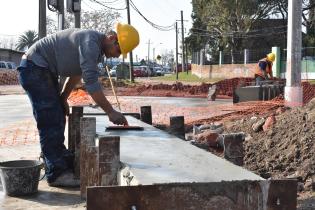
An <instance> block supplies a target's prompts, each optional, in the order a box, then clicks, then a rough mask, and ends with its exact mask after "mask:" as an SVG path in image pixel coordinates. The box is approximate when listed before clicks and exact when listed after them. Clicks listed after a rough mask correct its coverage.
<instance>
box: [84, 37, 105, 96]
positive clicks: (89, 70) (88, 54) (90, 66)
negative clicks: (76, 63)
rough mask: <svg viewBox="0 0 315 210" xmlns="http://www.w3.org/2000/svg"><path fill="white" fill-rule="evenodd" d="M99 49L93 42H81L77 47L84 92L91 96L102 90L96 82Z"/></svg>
mask: <svg viewBox="0 0 315 210" xmlns="http://www.w3.org/2000/svg"><path fill="white" fill-rule="evenodd" d="M99 55H100V47H99V46H98V43H97V42H96V41H95V40H93V39H92V40H83V41H82V42H80V45H79V57H80V67H81V70H82V79H83V81H84V83H85V87H86V90H87V91H88V92H89V93H90V94H91V93H94V92H96V91H99V90H102V86H101V84H100V83H99V81H98V70H97V63H98V58H99Z"/></svg>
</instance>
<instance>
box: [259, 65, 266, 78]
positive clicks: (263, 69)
mask: <svg viewBox="0 0 315 210" xmlns="http://www.w3.org/2000/svg"><path fill="white" fill-rule="evenodd" d="M258 65H259V68H260V71H261V72H262V75H264V77H265V79H268V75H267V72H266V68H267V63H266V62H264V61H260V62H259V64H258Z"/></svg>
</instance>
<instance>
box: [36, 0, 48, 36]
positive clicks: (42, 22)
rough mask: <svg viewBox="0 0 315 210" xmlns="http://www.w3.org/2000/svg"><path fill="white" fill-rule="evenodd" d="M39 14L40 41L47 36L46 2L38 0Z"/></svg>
mask: <svg viewBox="0 0 315 210" xmlns="http://www.w3.org/2000/svg"><path fill="white" fill-rule="evenodd" d="M38 3H39V4H38V5H39V14H38V18H39V20H38V23H39V24H38V37H39V39H41V38H44V37H45V36H46V33H47V32H46V0H38Z"/></svg>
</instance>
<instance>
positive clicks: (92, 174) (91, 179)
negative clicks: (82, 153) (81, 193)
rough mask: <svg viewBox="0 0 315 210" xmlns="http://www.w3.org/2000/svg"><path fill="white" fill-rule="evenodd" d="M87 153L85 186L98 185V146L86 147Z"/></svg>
mask: <svg viewBox="0 0 315 210" xmlns="http://www.w3.org/2000/svg"><path fill="white" fill-rule="evenodd" d="M86 154H87V159H86V161H87V164H86V169H87V170H86V171H87V183H86V186H98V183H99V182H98V174H99V166H98V159H99V155H98V154H99V151H98V147H90V146H88V147H87V150H86Z"/></svg>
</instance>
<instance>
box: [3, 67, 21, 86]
mask: <svg viewBox="0 0 315 210" xmlns="http://www.w3.org/2000/svg"><path fill="white" fill-rule="evenodd" d="M18 84H19V80H18V72H17V71H15V70H0V85H18Z"/></svg>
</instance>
